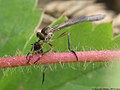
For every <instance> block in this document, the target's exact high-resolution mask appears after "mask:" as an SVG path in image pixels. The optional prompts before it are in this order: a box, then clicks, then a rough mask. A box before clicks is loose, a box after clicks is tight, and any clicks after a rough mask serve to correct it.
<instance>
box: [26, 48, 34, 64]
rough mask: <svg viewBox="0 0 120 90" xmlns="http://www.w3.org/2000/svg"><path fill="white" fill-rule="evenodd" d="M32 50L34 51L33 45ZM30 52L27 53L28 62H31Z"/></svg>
mask: <svg viewBox="0 0 120 90" xmlns="http://www.w3.org/2000/svg"><path fill="white" fill-rule="evenodd" d="M31 51H33V46H32V48H31V50H30V52H31ZM30 52H28V53H27V55H26V59H27V60H28V61H27V63H29V62H30V58H31V55H30ZM32 54H33V53H32Z"/></svg>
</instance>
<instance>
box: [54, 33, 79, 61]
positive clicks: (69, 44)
mask: <svg viewBox="0 0 120 90" xmlns="http://www.w3.org/2000/svg"><path fill="white" fill-rule="evenodd" d="M66 35H67V36H68V50H69V51H70V52H72V53H73V54H74V55H75V57H76V59H77V61H78V57H77V54H76V53H75V51H73V50H72V49H71V42H70V33H69V32H63V33H62V34H61V35H59V36H58V37H57V38H56V39H59V38H61V37H63V36H66Z"/></svg>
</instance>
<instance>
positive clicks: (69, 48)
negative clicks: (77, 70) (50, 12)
mask: <svg viewBox="0 0 120 90" xmlns="http://www.w3.org/2000/svg"><path fill="white" fill-rule="evenodd" d="M68 50H69V51H71V52H72V53H73V54H74V55H75V57H76V59H77V61H78V57H77V54H76V53H75V51H73V50H72V49H71V47H70V33H68Z"/></svg>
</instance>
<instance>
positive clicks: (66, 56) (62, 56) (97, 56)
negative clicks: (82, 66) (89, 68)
mask: <svg viewBox="0 0 120 90" xmlns="http://www.w3.org/2000/svg"><path fill="white" fill-rule="evenodd" d="M76 54H77V56H78V61H77V60H76V57H75V55H74V54H73V53H71V52H64V53H51V54H44V55H43V56H42V57H41V58H40V60H39V61H38V62H37V63H36V64H53V63H63V62H64V63H66V62H109V61H115V60H119V58H120V51H109V50H108V51H86V52H85V51H84V52H76ZM39 56H40V55H38V54H37V55H32V57H31V58H30V63H28V64H27V61H28V60H27V59H26V56H14V57H7V58H0V68H10V67H17V66H26V65H31V64H33V62H35V60H37V58H38V57H39Z"/></svg>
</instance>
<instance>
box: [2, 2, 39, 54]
mask: <svg viewBox="0 0 120 90" xmlns="http://www.w3.org/2000/svg"><path fill="white" fill-rule="evenodd" d="M34 4H35V1H34V0H30V1H29V0H22V1H19V0H12V1H7V0H0V12H1V14H0V21H1V22H0V38H1V39H0V43H1V45H0V56H4V55H5V54H6V55H15V53H16V51H17V50H20V51H22V49H23V47H24V45H25V43H26V42H27V40H29V37H30V36H31V34H32V33H33V32H34V29H35V27H36V26H37V24H38V22H39V20H40V15H41V13H40V11H39V10H38V9H36V8H35V7H33V6H34Z"/></svg>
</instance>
